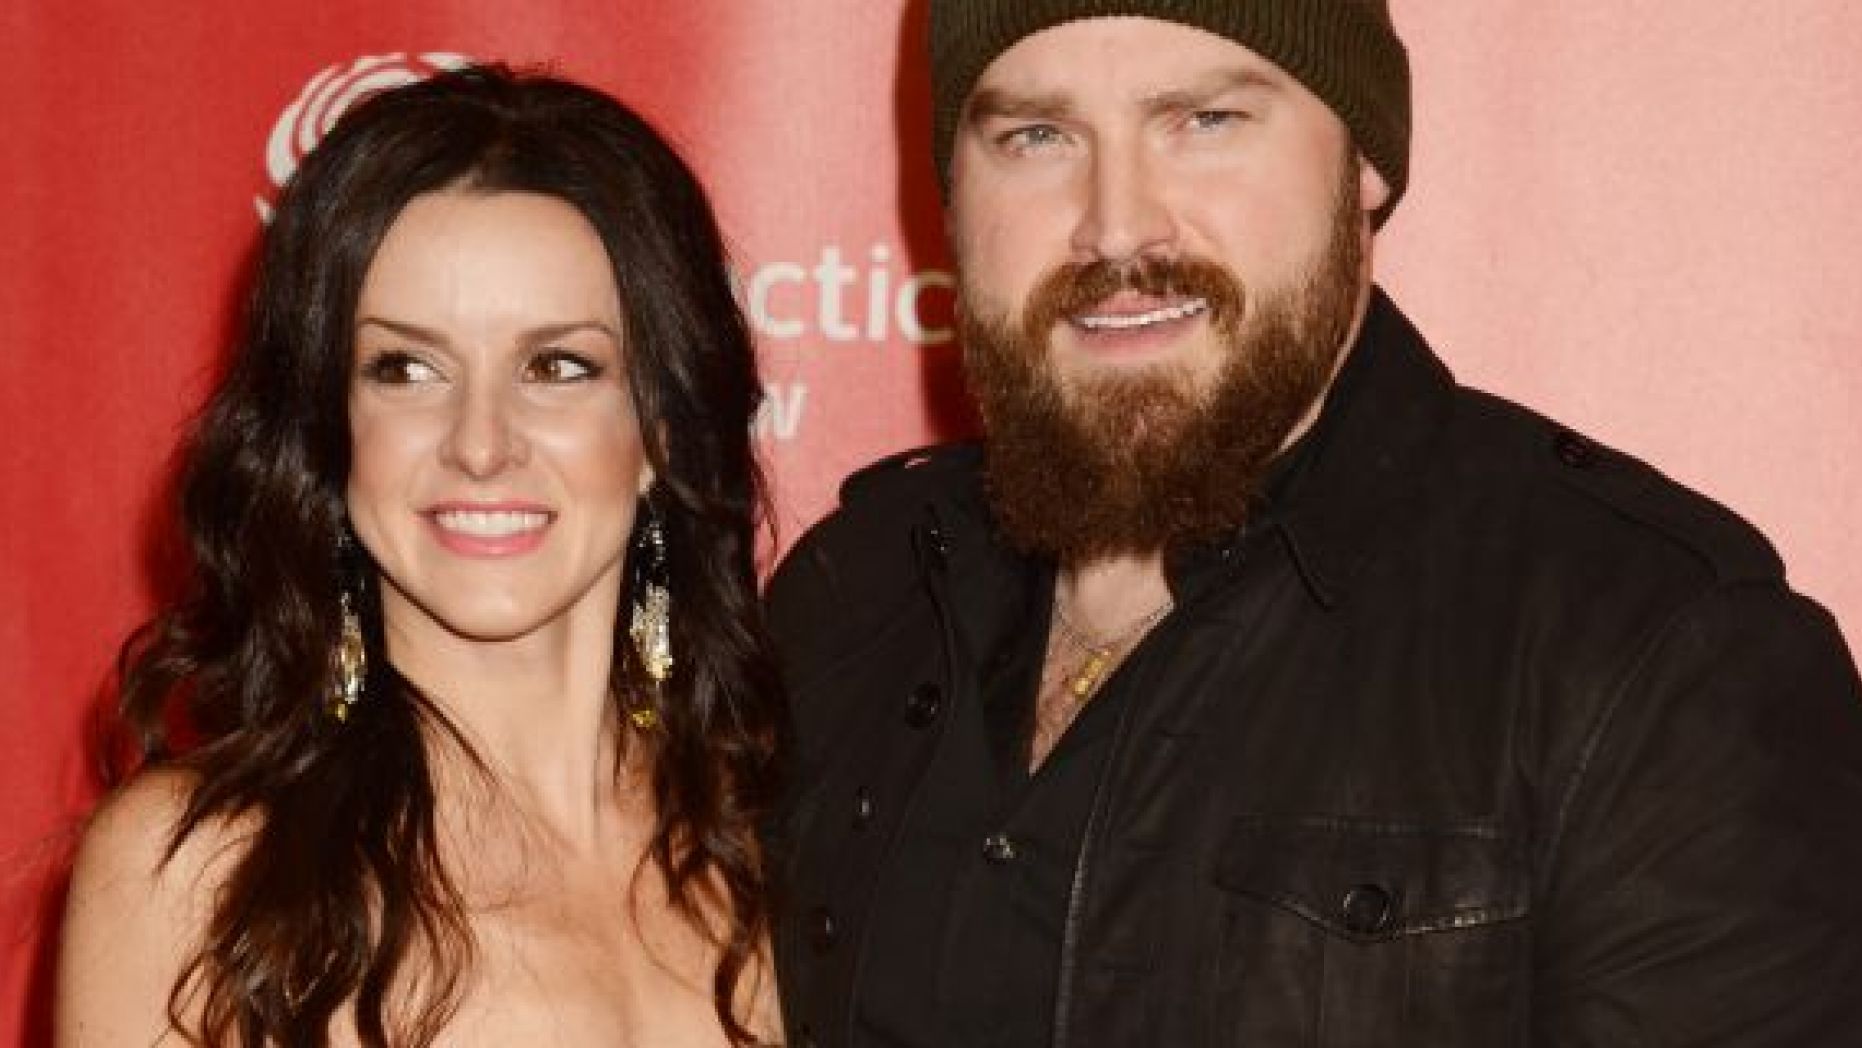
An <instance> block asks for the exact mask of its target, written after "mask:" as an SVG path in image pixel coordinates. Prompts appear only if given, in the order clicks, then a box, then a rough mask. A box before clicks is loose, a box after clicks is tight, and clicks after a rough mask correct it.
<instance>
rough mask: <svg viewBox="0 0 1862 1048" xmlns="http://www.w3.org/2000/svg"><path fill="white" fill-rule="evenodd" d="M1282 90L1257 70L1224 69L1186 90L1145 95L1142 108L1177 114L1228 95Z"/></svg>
mask: <svg viewBox="0 0 1862 1048" xmlns="http://www.w3.org/2000/svg"><path fill="white" fill-rule="evenodd" d="M1284 86H1285V85H1284V84H1283V83H1282V82H1281V81H1280V80H1278V79H1277V78H1275V77H1273V76H1271V75H1269V74H1267V73H1265V72H1263V71H1261V70H1259V69H1247V68H1239V69H1225V70H1223V71H1221V72H1219V73H1215V74H1213V75H1211V76H1207V77H1204V78H1203V79H1202V80H1200V81H1198V82H1197V83H1194V84H1191V85H1189V86H1187V87H1180V88H1172V89H1171V90H1168V91H1159V92H1158V93H1156V94H1153V95H1147V96H1146V97H1145V99H1144V108H1145V111H1146V112H1149V113H1180V112H1183V111H1184V110H1187V109H1201V108H1203V107H1204V106H1207V105H1208V104H1209V103H1211V102H1213V101H1215V100H1216V99H1217V98H1219V97H1221V96H1222V95H1224V94H1227V93H1228V92H1230V91H1279V90H1281V89H1282V88H1283V87H1284Z"/></svg>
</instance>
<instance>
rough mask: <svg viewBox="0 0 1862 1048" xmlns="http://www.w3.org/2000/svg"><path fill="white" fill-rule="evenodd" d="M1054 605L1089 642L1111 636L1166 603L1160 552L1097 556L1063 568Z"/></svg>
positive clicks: (1162, 563) (1155, 611) (1149, 614)
mask: <svg viewBox="0 0 1862 1048" xmlns="http://www.w3.org/2000/svg"><path fill="white" fill-rule="evenodd" d="M1054 601H1055V604H1056V606H1057V607H1058V608H1059V609H1060V612H1061V614H1063V615H1065V616H1066V618H1067V621H1069V622H1071V623H1072V624H1073V625H1074V626H1075V627H1077V628H1078V629H1080V630H1081V631H1083V632H1084V633H1086V634H1087V635H1088V636H1090V637H1095V638H1101V639H1104V638H1112V637H1117V636H1119V635H1121V634H1123V633H1125V632H1126V631H1127V630H1129V629H1130V628H1131V627H1132V625H1133V624H1134V623H1138V622H1142V621H1144V620H1145V619H1146V618H1147V617H1150V616H1153V615H1155V614H1156V613H1157V611H1158V609H1159V608H1162V607H1164V606H1165V605H1166V604H1168V603H1169V602H1170V587H1169V586H1168V585H1167V584H1166V583H1165V581H1164V557H1163V554H1162V553H1161V552H1157V553H1150V554H1142V555H1136V554H1128V555H1121V556H1116V557H1102V558H1099V559H1097V560H1093V561H1090V562H1086V563H1081V564H1072V565H1067V566H1065V567H1063V568H1062V569H1061V571H1060V577H1059V579H1058V580H1057V581H1056V582H1055V594H1054Z"/></svg>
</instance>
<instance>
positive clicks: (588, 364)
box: [524, 350, 601, 382]
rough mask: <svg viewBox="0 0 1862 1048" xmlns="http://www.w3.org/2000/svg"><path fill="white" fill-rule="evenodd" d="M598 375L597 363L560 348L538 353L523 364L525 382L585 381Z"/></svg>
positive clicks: (599, 367) (599, 368) (599, 369)
mask: <svg viewBox="0 0 1862 1048" xmlns="http://www.w3.org/2000/svg"><path fill="white" fill-rule="evenodd" d="M600 376H601V366H600V365H599V364H596V363H595V362H594V361H592V360H590V359H588V358H587V357H584V356H581V355H580V354H576V353H568V352H564V351H562V350H550V351H548V352H544V353H538V354H537V355H536V356H534V357H531V358H530V360H529V362H527V363H526V364H525V365H524V381H526V382H587V381H589V380H590V379H594V378H599V377H600Z"/></svg>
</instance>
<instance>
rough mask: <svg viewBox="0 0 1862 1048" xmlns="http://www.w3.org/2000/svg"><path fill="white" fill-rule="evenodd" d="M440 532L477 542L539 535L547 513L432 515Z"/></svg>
mask: <svg viewBox="0 0 1862 1048" xmlns="http://www.w3.org/2000/svg"><path fill="white" fill-rule="evenodd" d="M433 522H434V523H435V524H438V525H439V526H440V528H441V530H444V531H450V532H453V533H455V534H459V535H467V536H470V537H472V538H480V539H502V538H510V537H511V536H513V535H523V534H526V533H529V532H533V531H541V530H542V529H543V527H544V526H545V525H547V524H548V523H549V522H550V515H549V514H548V513H538V512H535V511H532V510H507V509H498V510H468V509H447V510H439V511H437V512H435V513H434V514H433Z"/></svg>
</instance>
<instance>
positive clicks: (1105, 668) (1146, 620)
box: [1054, 593, 1176, 702]
mask: <svg viewBox="0 0 1862 1048" xmlns="http://www.w3.org/2000/svg"><path fill="white" fill-rule="evenodd" d="M1175 606H1176V605H1175V604H1174V603H1173V602H1171V601H1169V600H1166V601H1164V603H1162V604H1160V605H1158V606H1157V607H1155V608H1152V609H1151V610H1150V612H1148V613H1147V614H1146V615H1145V616H1144V617H1143V618H1141V619H1139V620H1138V621H1137V622H1136V623H1134V624H1132V626H1131V627H1130V628H1128V629H1126V630H1125V631H1124V632H1122V633H1120V634H1119V635H1118V636H1116V637H1113V638H1112V639H1111V640H1104V641H1101V640H1094V639H1093V638H1091V637H1088V636H1087V635H1086V632H1085V631H1084V630H1082V629H1080V628H1079V627H1078V626H1075V625H1074V624H1073V623H1072V622H1071V621H1069V620H1068V619H1067V613H1066V612H1064V611H1062V610H1061V608H1060V595H1059V594H1058V593H1056V594H1055V595H1054V624H1055V625H1056V626H1058V627H1060V636H1061V639H1063V640H1065V641H1066V642H1067V643H1069V644H1071V645H1073V646H1074V647H1075V648H1078V649H1079V650H1080V651H1081V653H1082V654H1084V655H1085V656H1086V658H1085V660H1084V661H1082V662H1081V663H1080V664H1079V666H1078V667H1077V668H1075V669H1074V670H1073V671H1072V672H1069V673H1066V674H1065V676H1064V677H1063V678H1062V679H1063V681H1064V683H1065V685H1066V688H1067V693H1068V694H1069V695H1072V696H1073V701H1075V702H1085V701H1086V700H1087V699H1090V698H1092V696H1093V693H1094V692H1096V691H1098V690H1099V686H1100V685H1101V684H1104V683H1105V680H1106V677H1108V676H1110V675H1111V673H1112V669H1113V667H1115V666H1117V665H1118V658H1117V656H1118V655H1119V654H1120V653H1121V651H1122V649H1124V648H1125V647H1126V646H1127V645H1130V644H1132V643H1133V642H1135V641H1136V640H1138V638H1140V637H1142V636H1144V634H1145V633H1146V632H1148V631H1149V630H1150V628H1151V627H1152V626H1155V625H1157V624H1158V623H1159V622H1161V621H1162V620H1163V618H1164V616H1165V615H1168V614H1170V609H1171V608H1173V607H1175Z"/></svg>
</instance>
